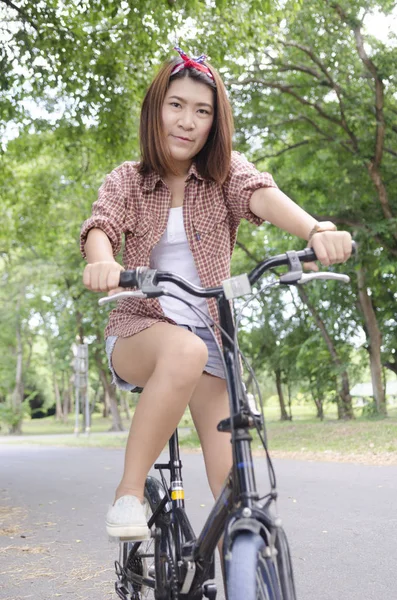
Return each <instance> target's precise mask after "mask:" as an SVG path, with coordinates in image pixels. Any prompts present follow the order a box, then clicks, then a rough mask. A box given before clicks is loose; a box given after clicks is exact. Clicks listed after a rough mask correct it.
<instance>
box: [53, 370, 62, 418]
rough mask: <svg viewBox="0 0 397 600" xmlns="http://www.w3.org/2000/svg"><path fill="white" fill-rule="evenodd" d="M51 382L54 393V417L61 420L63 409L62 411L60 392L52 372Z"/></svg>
mask: <svg viewBox="0 0 397 600" xmlns="http://www.w3.org/2000/svg"><path fill="white" fill-rule="evenodd" d="M52 377H53V382H54V394H55V418H56V420H57V421H62V419H63V411H62V402H61V394H60V392H59V386H58V381H57V378H56V375H55V373H54V372H53V373H52Z"/></svg>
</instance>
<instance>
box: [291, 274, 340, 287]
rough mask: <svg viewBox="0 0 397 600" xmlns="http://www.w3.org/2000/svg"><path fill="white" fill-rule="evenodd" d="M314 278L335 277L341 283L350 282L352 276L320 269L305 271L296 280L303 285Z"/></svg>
mask: <svg viewBox="0 0 397 600" xmlns="http://www.w3.org/2000/svg"><path fill="white" fill-rule="evenodd" d="M313 279H335V280H336V281H340V282H341V283H349V282H350V277H349V276H348V275H344V274H343V273H329V272H326V271H318V272H317V273H303V274H302V276H301V278H300V279H298V281H297V282H296V283H297V284H299V285H303V284H304V283H307V282H308V281H312V280H313Z"/></svg>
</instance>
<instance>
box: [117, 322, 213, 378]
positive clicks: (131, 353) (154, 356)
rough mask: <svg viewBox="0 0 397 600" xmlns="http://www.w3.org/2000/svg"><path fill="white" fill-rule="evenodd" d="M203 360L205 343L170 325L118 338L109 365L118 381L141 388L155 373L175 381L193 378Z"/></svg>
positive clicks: (206, 351)
mask: <svg viewBox="0 0 397 600" xmlns="http://www.w3.org/2000/svg"><path fill="white" fill-rule="evenodd" d="M207 358H208V350H207V347H206V345H205V343H204V342H203V341H202V340H201V339H200V338H199V337H198V336H196V335H195V334H194V333H192V332H191V331H188V330H186V329H183V328H181V327H177V326H176V325H172V324H171V323H156V324H155V325H152V326H151V327H148V328H147V329H144V330H143V331H141V332H139V333H137V334H135V335H133V336H130V337H127V338H121V337H119V338H118V339H117V341H116V344H115V347H114V350H113V353H112V365H113V368H114V370H115V371H116V373H117V375H118V376H119V377H121V379H123V380H124V381H127V382H128V383H131V384H135V385H137V386H139V387H144V386H145V385H146V383H147V381H148V380H149V379H150V377H151V376H152V374H153V373H154V371H155V370H156V369H162V370H163V371H164V374H165V375H168V376H169V377H176V378H177V380H180V379H181V378H184V377H191V376H196V373H197V372H198V373H200V372H202V370H203V368H204V366H205V364H206V362H207ZM200 369H201V371H200Z"/></svg>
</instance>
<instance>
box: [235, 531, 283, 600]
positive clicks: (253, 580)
mask: <svg viewBox="0 0 397 600" xmlns="http://www.w3.org/2000/svg"><path fill="white" fill-rule="evenodd" d="M265 546H266V545H265V542H264V540H263V539H262V537H261V536H260V535H258V534H256V533H252V532H249V531H242V532H241V533H239V534H238V535H237V536H236V538H235V540H234V541H233V544H232V547H231V556H230V558H228V560H227V562H226V589H227V599H228V600H241V599H242V598H243V599H244V600H282V595H281V592H280V587H279V584H278V578H277V575H276V570H275V568H274V565H273V562H272V560H271V559H270V558H269V557H268V556H264V552H263V551H264V550H265Z"/></svg>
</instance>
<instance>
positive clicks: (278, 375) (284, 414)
mask: <svg viewBox="0 0 397 600" xmlns="http://www.w3.org/2000/svg"><path fill="white" fill-rule="evenodd" d="M274 372H275V375H276V386H277V393H278V400H279V402H280V413H281V414H280V420H281V421H289V417H288V413H287V410H286V408H285V401H284V394H283V388H282V385H281V370H280V369H276V370H275V371H274Z"/></svg>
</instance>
